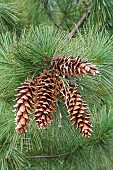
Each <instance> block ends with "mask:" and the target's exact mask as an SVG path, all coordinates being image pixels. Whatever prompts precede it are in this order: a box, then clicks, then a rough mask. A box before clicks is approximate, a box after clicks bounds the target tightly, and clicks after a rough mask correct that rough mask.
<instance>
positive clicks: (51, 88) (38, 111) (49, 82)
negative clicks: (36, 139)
mask: <svg viewBox="0 0 113 170" xmlns="http://www.w3.org/2000/svg"><path fill="white" fill-rule="evenodd" d="M57 79H58V77H57V76H56V74H54V73H52V72H48V71H47V70H44V72H43V73H41V74H40V76H39V77H37V89H36V92H35V95H36V96H37V97H36V103H35V105H34V108H35V112H34V116H35V118H34V120H35V121H36V124H37V127H38V128H43V129H45V128H46V126H47V124H48V123H50V124H51V122H52V121H53V116H52V113H53V112H54V110H55V102H56V101H57V99H56V95H57V88H58V85H57Z"/></svg>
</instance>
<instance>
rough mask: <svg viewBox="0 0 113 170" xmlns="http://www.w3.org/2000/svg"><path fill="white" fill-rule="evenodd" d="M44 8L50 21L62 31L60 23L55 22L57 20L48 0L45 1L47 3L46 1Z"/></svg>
mask: <svg viewBox="0 0 113 170" xmlns="http://www.w3.org/2000/svg"><path fill="white" fill-rule="evenodd" d="M44 8H45V11H46V12H47V14H48V16H49V18H50V20H51V21H52V22H53V23H54V24H55V26H56V27H57V28H59V29H61V30H62V27H61V26H60V25H59V24H58V23H56V20H55V18H54V17H53V15H52V13H51V10H50V8H49V7H48V0H45V1H44Z"/></svg>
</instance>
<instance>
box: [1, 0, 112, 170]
mask: <svg viewBox="0 0 113 170" xmlns="http://www.w3.org/2000/svg"><path fill="white" fill-rule="evenodd" d="M87 10H89V11H90V15H89V16H88V17H87V19H86V21H85V22H84V24H83V25H82V27H80V28H79V29H78V31H77V32H76V34H75V35H74V36H73V38H71V39H70V40H69V38H68V33H69V32H70V31H71V30H72V29H73V27H74V26H75V24H77V22H78V21H79V20H80V18H81V17H82V15H83V14H84V13H85V12H86V11H87ZM112 21H113V1H112V0H100V1H98V0H94V1H87V0H84V1H83V0H80V1H77V0H64V1H61V0H55V1H51V0H49V1H48V0H38V1H37V0H29V1H28V0H19V1H18V0H16V1H14V0H4V1H3V0H2V2H1V3H0V167H1V170H13V169H14V170H15V169H16V170H21V169H22V170H37V169H39V170H51V169H52V170H63V169H66V170H75V169H76V170H82V169H84V170H99V169H101V170H112V169H113V150H112V147H113V107H112V105H113V100H112V98H113V36H112V33H113V31H112V30H113V23H112ZM63 53H65V54H66V56H68V55H70V54H73V55H74V56H75V57H76V56H78V55H80V57H81V58H82V59H83V60H87V59H88V60H90V61H91V62H92V63H94V64H96V67H97V68H98V69H99V72H100V74H99V76H97V77H91V76H86V77H77V78H72V81H74V82H76V83H77V84H78V88H79V91H80V92H81V95H82V97H83V98H84V100H85V101H86V102H87V103H88V106H89V112H90V113H92V120H91V121H92V123H93V126H94V127H93V133H92V135H91V138H90V139H85V138H82V137H81V134H79V131H78V130H76V128H75V127H72V126H71V123H70V122H69V117H68V114H67V110H65V109H64V108H63V106H62V103H61V102H60V101H59V102H58V105H59V108H60V111H61V113H62V127H61V128H59V127H58V110H57V109H56V112H55V113H54V123H52V125H51V126H48V128H47V129H46V130H39V129H37V128H36V125H35V123H34V121H32V120H31V125H30V127H29V130H28V132H27V133H26V134H22V135H18V134H17V133H16V131H15V124H14V113H13V112H12V110H13V105H14V102H13V100H14V99H15V96H14V95H15V94H16V92H15V89H16V88H17V87H19V86H20V83H21V82H23V81H24V80H25V79H27V78H28V79H32V78H33V77H34V76H35V75H39V74H40V73H41V72H42V71H43V69H44V68H48V66H49V64H50V61H51V58H52V56H53V55H60V56H61V55H62V54H63ZM31 117H32V116H31ZM36 155H38V156H41V155H48V156H53V158H33V157H32V156H36ZM55 155H57V156H58V157H57V158H54V156H55Z"/></svg>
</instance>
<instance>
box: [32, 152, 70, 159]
mask: <svg viewBox="0 0 113 170" xmlns="http://www.w3.org/2000/svg"><path fill="white" fill-rule="evenodd" d="M69 154H70V152H67V153H64V154H60V155H36V156H30V158H63V157H66V156H68V155H69Z"/></svg>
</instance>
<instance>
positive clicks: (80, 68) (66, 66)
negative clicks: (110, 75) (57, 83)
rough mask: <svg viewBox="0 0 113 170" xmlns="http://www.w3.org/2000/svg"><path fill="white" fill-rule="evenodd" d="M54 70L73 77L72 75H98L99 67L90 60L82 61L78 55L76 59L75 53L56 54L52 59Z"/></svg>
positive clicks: (61, 74)
mask: <svg viewBox="0 0 113 170" xmlns="http://www.w3.org/2000/svg"><path fill="white" fill-rule="evenodd" d="M51 65H52V70H54V71H55V72H56V73H57V74H58V75H60V76H65V77H71V76H79V75H80V76H83V75H86V74H89V75H94V76H95V75H98V73H99V72H98V70H97V68H96V67H95V66H94V65H93V64H92V63H90V62H89V61H81V58H80V57H79V56H78V57H77V58H76V59H75V58H74V56H73V55H71V56H69V57H65V56H63V57H58V56H54V57H53V59H52V64H51Z"/></svg>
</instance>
